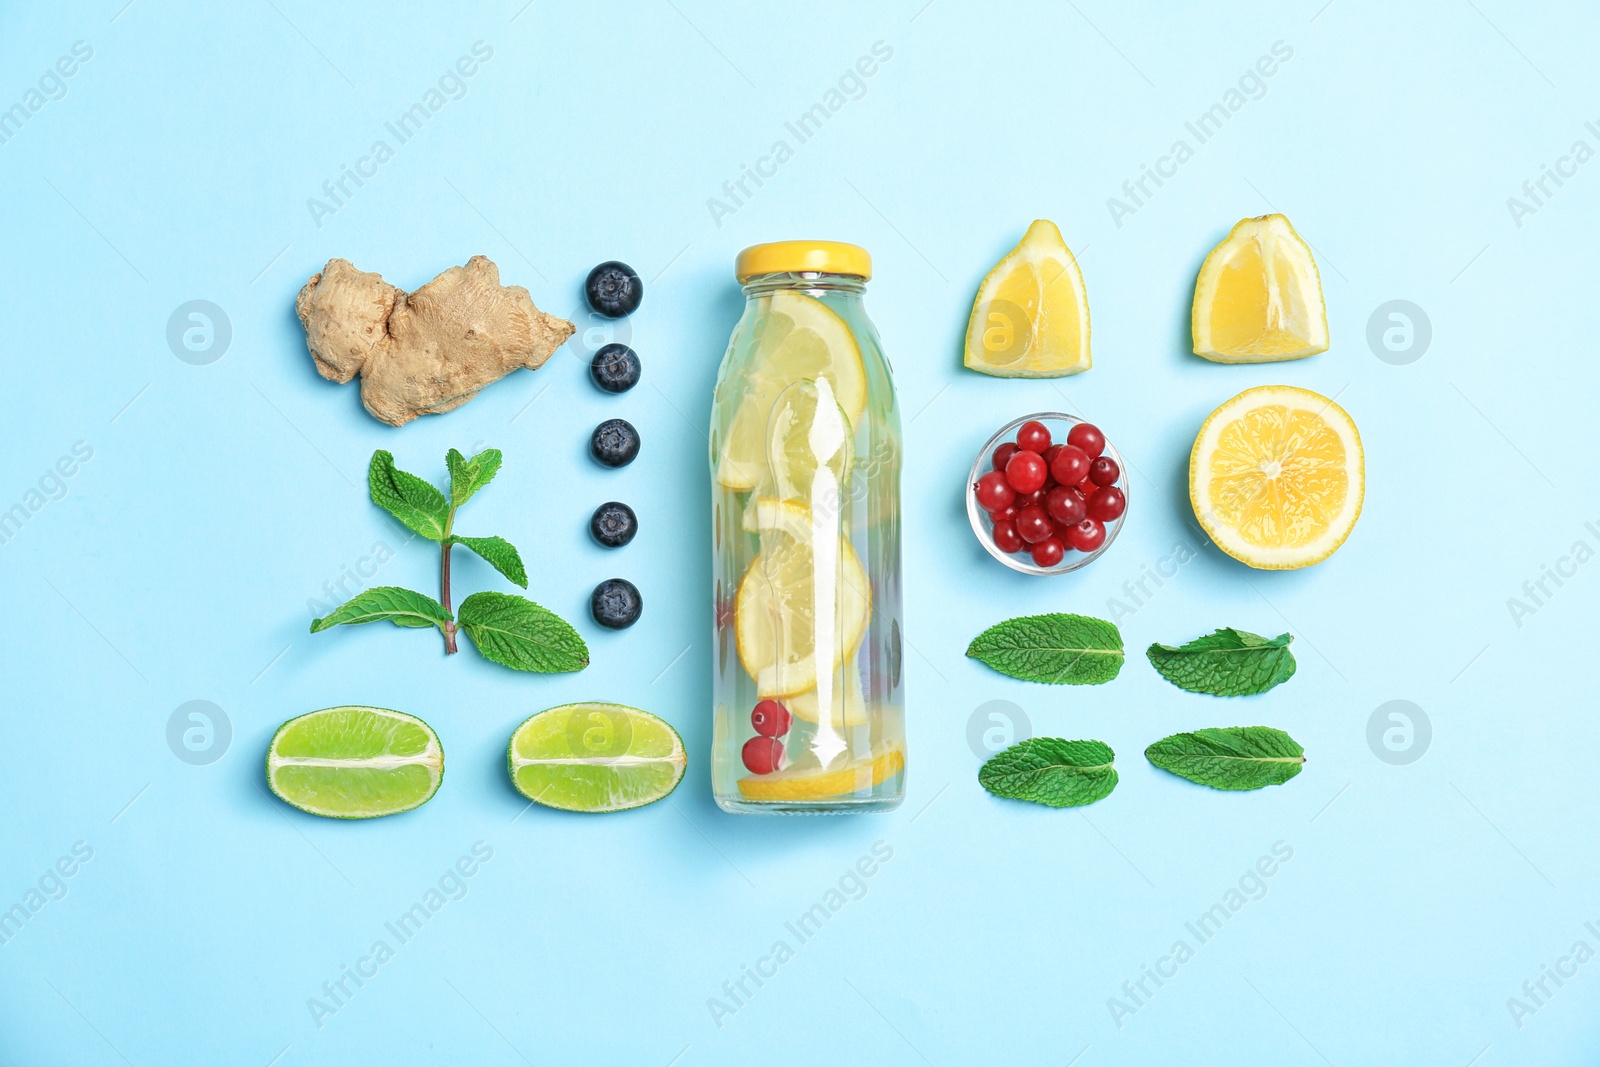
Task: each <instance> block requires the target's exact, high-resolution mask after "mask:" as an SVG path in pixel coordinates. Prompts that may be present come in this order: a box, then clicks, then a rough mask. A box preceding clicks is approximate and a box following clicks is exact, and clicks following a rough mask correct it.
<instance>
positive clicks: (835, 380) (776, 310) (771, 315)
mask: <svg viewBox="0 0 1600 1067" xmlns="http://www.w3.org/2000/svg"><path fill="white" fill-rule="evenodd" d="M754 329H755V331H756V341H755V351H754V352H751V353H750V355H749V367H748V370H747V371H746V374H745V378H744V385H745V391H744V396H743V397H740V398H737V399H738V404H739V406H738V409H737V410H736V411H735V412H734V416H733V422H732V423H731V424H730V425H729V427H728V436H727V440H726V441H724V442H723V444H722V454H721V456H720V457H719V458H718V461H717V481H718V482H720V483H721V484H722V485H724V486H726V487H727V488H729V489H736V490H745V489H754V488H755V487H756V486H757V485H758V484H760V482H761V476H762V474H763V473H764V471H765V470H766V466H767V442H768V433H767V430H768V420H769V417H770V416H771V414H772V408H773V405H774V403H775V402H776V401H777V399H778V395H779V394H780V393H782V392H783V391H784V390H785V389H787V388H788V387H789V386H790V385H793V384H794V383H795V382H799V381H804V380H806V379H810V380H813V381H815V380H817V379H819V378H826V379H827V380H828V382H829V385H830V387H831V389H832V392H833V398H834V401H835V403H837V404H838V405H839V407H840V409H842V410H843V411H844V415H845V418H846V419H847V420H848V424H849V425H850V426H855V425H856V424H857V423H858V422H859V421H860V419H861V415H862V413H863V412H864V411H866V409H867V372H866V368H865V366H863V364H862V362H861V347H860V346H859V345H858V344H856V339H855V335H854V334H853V333H851V332H850V327H849V326H848V325H846V323H845V321H844V320H843V319H841V318H840V317H839V316H838V315H837V314H836V313H834V311H833V310H832V309H830V308H829V307H828V306H827V305H826V304H824V303H823V302H822V301H820V300H818V299H816V298H815V297H810V296H806V295H805V294H804V293H796V292H791V291H789V290H787V289H783V290H779V291H778V292H776V293H773V294H772V296H771V298H770V300H769V302H768V306H767V310H766V313H765V314H764V315H762V317H761V318H760V319H759V320H758V321H757V322H756V324H755V327H754Z"/></svg>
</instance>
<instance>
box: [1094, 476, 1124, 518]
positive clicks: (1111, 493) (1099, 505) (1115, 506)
mask: <svg viewBox="0 0 1600 1067" xmlns="http://www.w3.org/2000/svg"><path fill="white" fill-rule="evenodd" d="M1127 506H1128V501H1127V499H1126V498H1125V497H1124V496H1123V495H1122V490H1121V489H1118V488H1117V487H1116V486H1114V485H1108V486H1106V487H1105V488H1104V489H1096V490H1095V492H1094V496H1091V497H1090V498H1089V504H1088V508H1089V517H1090V518H1091V519H1099V520H1100V521H1101V522H1112V521H1114V520H1116V519H1119V518H1121V517H1122V512H1123V511H1124V510H1125V509H1126V508H1127Z"/></svg>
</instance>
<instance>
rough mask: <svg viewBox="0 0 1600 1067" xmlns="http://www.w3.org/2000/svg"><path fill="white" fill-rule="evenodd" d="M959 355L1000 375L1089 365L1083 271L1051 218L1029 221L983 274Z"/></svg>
mask: <svg viewBox="0 0 1600 1067" xmlns="http://www.w3.org/2000/svg"><path fill="white" fill-rule="evenodd" d="M965 362H966V365H967V366H968V367H969V368H971V369H972V370H975V371H981V372H983V373H984V374H992V375H995V376H996V377H999V378H1060V377H1062V376H1063V375H1067V374H1077V373H1079V372H1081V371H1086V370H1088V369H1089V367H1090V366H1091V365H1092V360H1091V359H1090V357H1089V298H1088V296H1087V294H1086V293H1085V290H1084V287H1083V272H1082V271H1080V270H1079V269H1078V261H1077V260H1076V259H1074V258H1073V256H1072V251H1071V249H1069V248H1067V243H1066V242H1065V241H1063V240H1062V239H1061V231H1060V230H1058V229H1056V224H1055V223H1053V222H1050V221H1049V220H1047V219H1039V220H1038V221H1036V222H1035V223H1034V224H1033V225H1032V226H1029V227H1028V232H1027V233H1026V234H1024V235H1023V238H1022V240H1021V242H1019V243H1018V245H1017V247H1015V248H1013V249H1012V250H1011V251H1010V252H1008V253H1006V256H1005V258H1004V259H1002V260H1001V261H1000V262H999V263H997V264H995V267H994V269H993V270H991V271H990V272H989V276H988V277H987V278H985V279H983V284H982V285H981V286H979V287H978V297H977V299H976V300H974V301H973V302H972V316H971V318H969V319H968V320H967V345H966V360H965Z"/></svg>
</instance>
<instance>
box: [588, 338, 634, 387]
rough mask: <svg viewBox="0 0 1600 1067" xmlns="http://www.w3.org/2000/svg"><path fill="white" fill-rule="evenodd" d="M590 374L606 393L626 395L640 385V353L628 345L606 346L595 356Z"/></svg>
mask: <svg viewBox="0 0 1600 1067" xmlns="http://www.w3.org/2000/svg"><path fill="white" fill-rule="evenodd" d="M589 373H590V374H591V375H592V376H593V377H594V384H596V385H598V386H599V387H600V388H602V389H604V390H605V391H606V392H608V393H626V392H627V391H628V390H629V389H632V388H633V387H634V386H636V385H638V384H639V353H637V352H635V351H634V350H633V349H631V348H629V347H628V346H627V345H619V344H616V343H612V344H609V345H606V346H605V347H604V348H602V349H601V350H600V351H598V352H596V353H595V354H594V359H593V360H592V361H591V362H590V364H589Z"/></svg>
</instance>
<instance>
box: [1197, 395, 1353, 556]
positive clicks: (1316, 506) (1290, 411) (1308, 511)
mask: <svg viewBox="0 0 1600 1067" xmlns="http://www.w3.org/2000/svg"><path fill="white" fill-rule="evenodd" d="M1365 490H1366V473H1365V458H1364V456H1363V454H1362V451H1361V435H1360V434H1359V433H1357V432H1356V424H1355V423H1354V422H1353V421H1352V420H1351V418H1350V416H1349V415H1348V414H1347V413H1346V412H1345V410H1344V409H1343V408H1341V407H1340V406H1339V405H1338V404H1335V403H1334V402H1333V401H1332V400H1329V399H1328V398H1327V397H1325V396H1323V395H1321V394H1320V393H1314V392H1312V391H1311V390H1309V389H1297V388H1295V387H1293V386H1289V385H1264V386H1260V387H1258V388H1255V389H1247V390H1245V391H1244V392H1242V393H1240V394H1239V395H1238V396H1236V397H1234V398H1233V399H1232V400H1230V401H1228V402H1227V403H1226V404H1223V405H1222V406H1221V407H1219V408H1217V410H1215V411H1213V412H1212V413H1211V415H1210V417H1208V418H1207V419H1206V421H1205V424H1204V425H1203V426H1201V427H1200V434H1199V436H1198V437H1196V438H1195V440H1194V451H1193V452H1191V453H1190V455H1189V501H1190V503H1191V504H1193V505H1194V514H1195V518H1197V519H1199V520H1200V525H1201V526H1202V527H1204V528H1205V531H1206V533H1207V534H1208V535H1210V537H1211V539H1212V540H1213V541H1215V542H1216V544H1217V547H1218V548H1220V549H1222V550H1223V551H1224V552H1226V553H1227V554H1228V555H1230V556H1232V557H1233V558H1234V559H1237V560H1239V561H1240V562H1242V563H1247V564H1249V565H1250V566H1252V567H1257V568H1260V569H1263V570H1293V569H1295V568H1298V567H1308V566H1310V565H1311V564H1313V563H1320V562H1321V561H1322V560H1325V559H1327V558H1328V557H1329V556H1330V555H1332V554H1333V552H1334V550H1335V549H1337V548H1338V547H1339V546H1340V545H1342V544H1344V540H1345V538H1346V537H1349V536H1350V530H1351V528H1352V527H1354V526H1355V524H1356V519H1357V518H1358V517H1360V515H1361V501H1362V497H1363V495H1364V493H1365Z"/></svg>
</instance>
